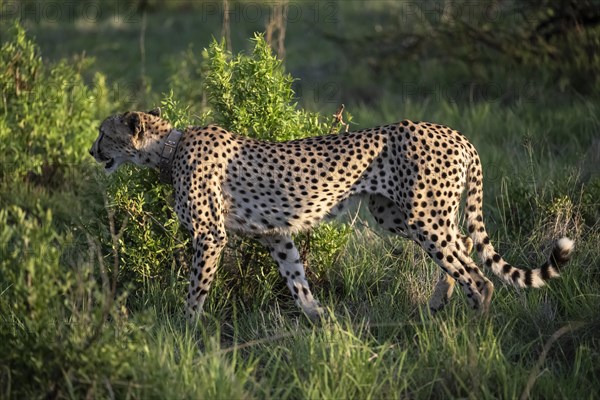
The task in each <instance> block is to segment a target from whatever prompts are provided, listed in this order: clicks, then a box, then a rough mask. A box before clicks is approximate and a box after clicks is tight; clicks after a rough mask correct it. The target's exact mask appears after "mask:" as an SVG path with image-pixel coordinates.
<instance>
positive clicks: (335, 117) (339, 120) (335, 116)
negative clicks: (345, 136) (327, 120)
mask: <svg viewBox="0 0 600 400" xmlns="http://www.w3.org/2000/svg"><path fill="white" fill-rule="evenodd" d="M344 107H345V106H344V105H343V104H342V105H341V106H340V108H338V110H337V111H336V112H335V114H333V122H332V123H331V128H330V129H329V133H330V134H331V133H334V132H335V130H336V128H337V127H338V126H339V125H340V124H341V125H342V126H344V127H345V130H344V132H348V128H349V126H350V124H347V123H345V122H344V119H343V118H342V114H343V113H344Z"/></svg>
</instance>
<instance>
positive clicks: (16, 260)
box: [0, 207, 129, 398]
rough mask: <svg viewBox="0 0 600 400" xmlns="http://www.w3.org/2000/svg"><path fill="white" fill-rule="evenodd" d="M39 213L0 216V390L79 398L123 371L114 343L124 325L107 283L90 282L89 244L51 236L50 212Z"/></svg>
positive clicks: (91, 252)
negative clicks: (65, 395)
mask: <svg viewBox="0 0 600 400" xmlns="http://www.w3.org/2000/svg"><path fill="white" fill-rule="evenodd" d="M39 214H40V217H39V218H35V217H30V216H28V215H27V213H26V212H25V211H24V210H22V209H20V208H18V207H9V208H5V209H2V210H0V242H1V243H2V248H1V252H2V254H1V255H0V365H2V368H1V370H0V390H1V392H2V394H3V396H9V397H11V398H31V396H33V395H34V393H37V395H39V394H40V393H45V395H46V396H47V397H54V396H57V394H58V393H65V392H67V391H71V392H72V394H73V396H74V397H81V396H83V395H84V394H85V392H86V389H87V388H89V387H91V386H93V385H94V384H95V381H96V380H101V379H102V378H104V379H109V378H110V377H113V376H122V375H123V374H124V373H125V372H124V371H125V370H126V369H127V368H128V364H127V361H126V360H127V357H129V356H128V354H127V353H124V352H123V348H122V343H126V342H125V341H124V342H122V343H118V344H115V342H114V336H115V328H116V327H118V326H121V325H123V324H124V323H125V321H124V320H123V318H122V317H121V314H120V313H119V312H117V307H115V306H114V305H113V304H114V303H113V302H112V300H111V299H112V296H113V295H112V294H111V293H110V291H109V290H108V287H109V286H110V285H109V282H108V279H106V281H105V280H104V279H102V280H101V281H102V283H100V282H98V281H97V280H96V278H95V276H94V272H95V267H96V265H95V263H94V259H96V255H95V250H97V247H96V245H95V244H93V241H91V242H90V244H87V245H86V246H85V247H86V248H87V249H88V250H89V252H87V251H83V250H82V249H81V248H77V247H78V246H79V245H78V244H77V241H75V240H74V238H73V237H72V236H71V235H61V234H59V233H57V232H56V230H55V229H54V228H53V221H52V219H53V218H52V213H51V212H50V211H46V212H42V211H40V212H39ZM88 246H89V247H88ZM65 257H69V258H70V259H65ZM107 318H110V320H111V321H112V322H111V324H110V325H109V324H108V323H107V322H106V320H107ZM126 332H127V330H126V329H125V330H123V331H122V332H121V334H122V335H125V336H127V333H126ZM73 386H75V388H74V387H73ZM99 392H102V390H100V391H99Z"/></svg>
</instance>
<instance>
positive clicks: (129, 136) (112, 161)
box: [89, 108, 170, 174]
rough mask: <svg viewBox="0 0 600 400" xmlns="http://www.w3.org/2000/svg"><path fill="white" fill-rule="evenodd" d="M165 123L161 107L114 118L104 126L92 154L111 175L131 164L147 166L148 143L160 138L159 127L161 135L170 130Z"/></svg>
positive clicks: (103, 124) (102, 125)
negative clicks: (157, 135)
mask: <svg viewBox="0 0 600 400" xmlns="http://www.w3.org/2000/svg"><path fill="white" fill-rule="evenodd" d="M165 124H166V122H165V121H164V120H162V119H161V118H160V109H159V108H156V109H154V110H152V111H148V112H140V111H128V112H126V113H124V114H117V115H112V116H110V117H108V118H106V119H105V120H104V121H103V122H102V124H101V125H100V133H99V135H98V137H97V138H96V141H95V142H94V144H93V145H92V147H91V149H90V150H89V153H90V155H91V156H92V157H94V159H95V160H96V161H97V162H99V163H102V164H104V170H105V171H106V172H107V173H109V174H110V173H112V172H114V171H115V170H116V169H117V168H119V166H120V165H121V164H124V163H127V162H131V163H135V164H139V165H144V164H145V163H144V160H148V159H149V154H148V142H149V141H153V140H154V141H155V139H156V137H155V135H154V134H155V133H157V132H158V131H157V129H156V127H160V131H161V132H162V131H168V130H170V126H169V127H166V126H165ZM155 131H157V132H155Z"/></svg>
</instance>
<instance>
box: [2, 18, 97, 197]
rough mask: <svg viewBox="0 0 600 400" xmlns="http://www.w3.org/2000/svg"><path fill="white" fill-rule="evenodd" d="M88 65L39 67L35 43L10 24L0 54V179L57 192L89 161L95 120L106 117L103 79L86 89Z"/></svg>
mask: <svg viewBox="0 0 600 400" xmlns="http://www.w3.org/2000/svg"><path fill="white" fill-rule="evenodd" d="M89 65H90V63H89V62H88V61H86V60H85V59H81V60H78V61H76V63H75V65H73V66H72V65H71V63H67V62H66V61H61V62H59V63H58V64H56V65H53V66H47V65H46V64H43V63H42V59H41V56H40V52H39V49H38V47H37V46H36V45H35V43H34V42H33V41H32V40H31V39H29V38H27V36H26V35H25V31H24V29H23V28H22V27H21V26H20V25H19V24H18V23H15V24H14V25H13V27H12V29H11V31H10V34H9V35H8V37H7V38H6V41H5V42H4V43H3V44H2V48H1V49H0V96H1V100H2V102H1V103H0V154H2V157H3V159H2V160H1V161H2V165H3V171H2V172H1V175H2V178H3V179H5V180H8V181H12V182H20V181H23V180H26V181H28V182H31V183H34V184H37V185H42V186H43V187H46V188H59V187H61V186H62V185H63V184H64V183H65V182H69V183H70V182H71V181H70V180H68V179H65V177H68V174H69V173H70V172H71V171H69V168H70V167H72V166H74V165H79V164H81V162H82V160H83V159H84V157H89V155H88V154H87V149H88V147H89V145H90V143H91V142H92V141H93V138H94V135H95V130H96V126H97V117H98V115H99V114H104V113H106V112H107V110H108V108H109V105H108V100H107V98H106V94H107V91H106V86H105V80H104V77H103V76H102V75H100V74H96V75H95V77H94V82H93V84H92V86H91V87H88V86H87V85H86V83H85V82H84V78H83V76H82V73H83V71H85V70H86V69H87V68H88V67H89Z"/></svg>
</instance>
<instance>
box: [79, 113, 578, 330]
mask: <svg viewBox="0 0 600 400" xmlns="http://www.w3.org/2000/svg"><path fill="white" fill-rule="evenodd" d="M172 130H173V127H172V126H171V124H170V123H169V122H167V121H165V120H164V119H162V118H161V117H160V110H158V109H157V110H153V111H150V112H148V113H143V112H126V113H124V114H122V115H114V116H111V117H109V118H107V119H106V120H104V122H102V125H101V127H100V134H99V136H98V138H97V139H96V142H95V143H94V145H93V146H92V148H91V150H90V154H91V155H92V156H94V158H95V159H96V160H97V161H98V162H101V163H104V164H105V169H106V171H107V172H112V171H114V170H116V169H117V168H118V167H119V166H120V165H121V164H123V163H125V162H131V163H135V164H138V165H142V166H146V167H151V168H158V166H159V164H160V160H161V153H162V151H163V148H164V143H165V140H166V138H167V136H168V135H169V133H170V132H171V131H172ZM182 133H183V134H182V136H181V139H180V140H179V143H178V147H177V151H176V153H175V154H174V156H173V157H172V164H171V165H170V167H171V179H172V182H173V187H174V195H175V210H176V212H177V215H178V217H179V220H180V221H181V223H182V225H183V226H185V227H186V228H187V229H188V231H189V232H190V233H191V235H192V238H193V246H194V257H193V265H192V269H191V276H190V285H189V292H188V295H187V316H188V317H189V318H194V317H195V316H196V315H198V314H200V313H201V311H202V306H203V303H204V301H205V299H206V296H207V293H208V290H209V288H210V285H211V282H212V281H213V278H214V275H215V272H216V267H217V261H218V257H219V254H220V253H221V250H222V249H223V247H224V246H225V243H226V241H227V233H226V231H227V230H229V231H234V232H238V233H243V234H247V235H251V236H253V237H256V238H257V239H258V240H259V241H260V242H261V243H263V244H264V245H265V246H266V247H267V249H268V250H269V252H270V253H271V255H272V257H273V259H274V260H275V262H276V263H277V266H278V268H279V272H280V273H281V275H282V276H283V278H284V279H285V281H286V283H287V286H288V288H289V289H290V292H291V293H292V296H293V297H294V299H295V301H296V303H297V304H298V306H300V307H301V308H302V310H303V311H304V312H305V313H306V314H307V315H308V316H310V317H312V318H317V317H318V316H320V315H321V314H322V313H323V309H322V308H321V307H320V305H319V303H318V302H317V300H316V299H315V298H314V296H313V295H312V293H311V290H310V288H309V285H308V282H307V280H306V276H305V272H304V266H303V263H302V260H301V258H300V254H299V253H298V249H297V248H296V246H295V245H294V242H293V241H292V238H291V235H292V234H293V233H296V232H299V231H302V230H306V229H308V228H310V227H312V226H313V225H315V224H317V223H318V222H319V221H321V220H323V219H324V218H326V217H331V216H335V215H337V214H339V213H341V212H342V211H343V210H344V209H345V206H346V205H347V204H348V200H349V199H350V198H351V197H353V196H363V197H366V198H368V207H369V210H370V211H371V213H372V214H373V216H374V217H375V220H376V221H377V223H378V224H379V225H381V226H382V227H383V228H384V229H386V230H388V231H390V232H394V233H398V234H402V235H405V236H408V237H410V238H412V239H413V240H414V241H415V242H416V243H418V244H419V246H421V247H422V248H423V250H425V252H427V254H429V256H430V257H431V258H432V259H433V261H434V262H435V263H436V264H438V265H439V266H440V268H441V269H442V270H443V273H442V276H441V278H440V280H439V281H438V283H437V285H436V287H435V289H434V293H433V295H432V297H431V299H430V301H429V307H430V309H431V310H432V311H438V310H440V309H441V308H442V307H443V306H444V305H445V304H446V302H447V301H448V299H449V298H450V296H451V295H452V292H453V289H454V284H455V282H458V283H459V286H460V287H461V288H462V290H463V291H464V292H465V294H466V296H467V298H468V302H469V304H470V305H471V307H473V308H475V309H482V310H487V309H488V307H489V305H490V300H491V297H492V293H493V290H494V286H493V285H492V282H491V281H490V280H488V279H487V278H486V277H485V276H484V275H483V273H482V271H481V269H480V268H479V267H478V266H477V265H476V264H475V262H474V261H473V260H472V259H471V257H470V255H469V254H470V251H471V248H472V247H473V245H474V247H475V249H476V251H477V253H478V254H479V257H480V259H481V261H482V263H483V265H485V266H486V267H488V268H490V269H491V270H492V271H493V272H494V273H495V274H496V275H498V276H499V277H500V278H502V279H504V280H505V281H506V282H508V283H510V284H512V285H514V286H517V287H523V288H524V287H540V286H543V285H544V284H545V283H546V281H548V280H549V279H551V278H554V277H557V276H559V271H560V268H561V267H562V266H563V265H565V263H566V262H567V261H568V260H569V258H570V256H571V252H572V251H573V247H574V244H573V242H572V241H571V240H570V239H568V238H566V237H564V238H561V239H559V240H557V241H556V243H555V245H554V248H553V250H552V253H551V255H550V257H549V258H548V260H547V261H546V262H545V263H544V264H543V265H542V266H541V267H539V268H536V269H530V270H523V269H519V268H517V267H514V266H512V265H510V264H509V263H507V262H506V261H504V260H503V259H502V257H501V256H500V255H499V254H498V253H496V251H495V250H494V248H493V246H492V244H491V243H490V239H489V236H488V234H487V233H486V230H485V225H484V223H483V217H482V201H483V189H482V168H481V162H480V160H479V156H478V154H477V151H476V150H475V148H474V147H473V145H472V144H471V143H469V141H468V140H467V139H466V138H465V137H464V136H463V135H462V134H461V133H460V132H458V131H456V130H453V129H450V128H448V127H446V126H442V125H436V124H431V123H427V122H412V121H408V120H404V121H402V122H399V123H396V124H391V125H386V126H381V127H376V128H371V129H365V130H361V131H356V132H348V133H341V134H333V135H326V136H318V137H310V138H306V139H299V140H292V141H288V142H282V143H271V142H264V141H258V140H253V139H250V138H247V137H243V136H239V135H236V134H234V133H231V132H227V131H226V130H224V129H221V128H219V127H218V126H213V125H211V126H207V127H188V128H186V129H185V130H183V131H182ZM464 191H466V193H467V194H466V225H467V230H468V235H469V236H468V237H467V236H465V235H463V234H462V233H461V231H460V230H459V224H458V218H457V213H458V209H459V205H460V199H461V196H462V193H463V192H464Z"/></svg>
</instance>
